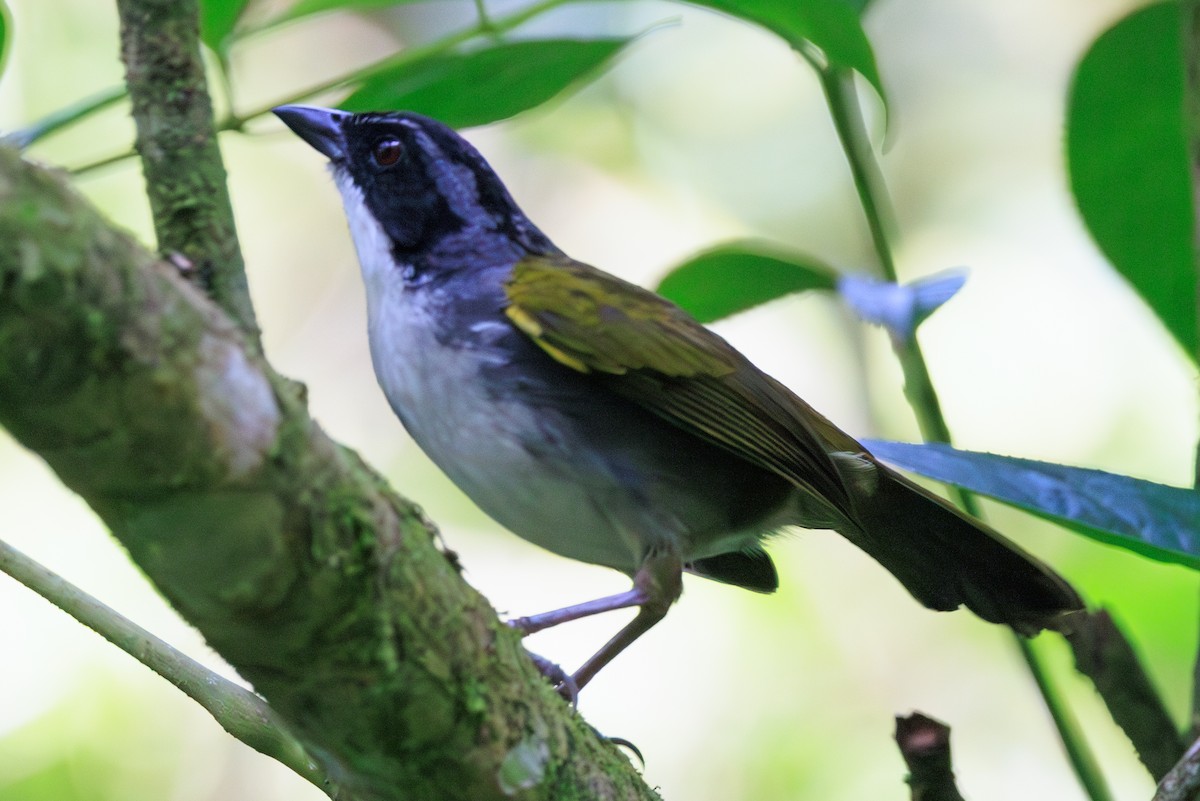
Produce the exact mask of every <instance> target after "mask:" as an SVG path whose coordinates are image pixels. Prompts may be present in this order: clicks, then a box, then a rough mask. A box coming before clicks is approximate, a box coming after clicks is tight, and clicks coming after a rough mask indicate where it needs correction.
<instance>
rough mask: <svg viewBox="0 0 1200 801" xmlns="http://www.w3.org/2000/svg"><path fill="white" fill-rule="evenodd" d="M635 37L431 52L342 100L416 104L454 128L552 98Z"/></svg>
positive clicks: (360, 105) (370, 105)
mask: <svg viewBox="0 0 1200 801" xmlns="http://www.w3.org/2000/svg"><path fill="white" fill-rule="evenodd" d="M630 41H632V40H631V39H627V38H622V39H538V40H534V41H526V42H512V43H509V44H499V45H495V46H493V47H487V48H484V49H482V50H475V51H472V52H470V53H452V54H440V55H435V56H430V57H429V58H424V59H421V60H420V61H417V62H416V63H413V64H406V65H402V66H399V67H396V68H395V69H391V70H388V71H386V72H382V73H379V74H377V75H373V76H372V77H370V78H369V79H367V80H366V81H365V82H364V83H363V84H362V85H361V86H360V87H359V88H358V90H357V91H356V92H354V94H352V95H350V97H348V98H346V100H345V101H344V102H343V103H341V104H340V105H341V107H342V108H344V109H346V110H347V111H378V110H385V109H403V110H405V111H416V112H418V113H420V114H427V115H429V116H430V117H436V118H437V119H439V120H441V121H442V122H444V123H446V124H447V125H450V126H451V127H454V128H470V127H472V126H475V125H485V124H487V123H489V122H496V121H497V120H502V119H505V118H507V117H511V116H513V115H514V114H519V113H520V112H522V111H525V110H527V109H531V108H533V107H534V106H537V105H540V104H542V103H544V102H546V101H547V100H549V99H551V98H552V97H554V96H555V95H557V94H559V93H560V92H562V91H563V90H565V89H567V88H568V87H569V86H571V85H572V84H574V83H576V82H577V81H579V80H581V79H582V78H584V77H585V76H587V75H589V74H591V73H593V72H595V71H597V70H598V69H599V68H600V67H601V66H602V65H603V64H604V63H605V62H606V61H608V60H609V59H611V58H612V57H613V56H615V55H616V54H617V52H618V51H620V50H621V48H623V47H624V46H625V45H627V44H628V43H629V42H630Z"/></svg>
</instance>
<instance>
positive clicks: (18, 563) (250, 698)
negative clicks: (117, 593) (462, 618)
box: [0, 540, 337, 798]
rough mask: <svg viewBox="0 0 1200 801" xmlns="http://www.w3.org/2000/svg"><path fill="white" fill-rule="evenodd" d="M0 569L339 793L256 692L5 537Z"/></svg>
mask: <svg viewBox="0 0 1200 801" xmlns="http://www.w3.org/2000/svg"><path fill="white" fill-rule="evenodd" d="M0 572H2V573H6V574H8V575H9V576H11V577H12V578H14V579H16V581H17V582H18V583H20V584H23V585H24V586H26V587H28V588H29V589H31V590H33V591H34V592H36V593H37V594H38V595H40V596H42V597H43V598H45V599H46V600H47V601H49V602H50V603H52V604H54V605H55V606H57V607H58V608H59V609H61V610H62V611H64V612H66V613H67V614H68V615H70V616H71V617H73V618H75V619H76V620H77V621H79V622H80V623H82V624H83V625H85V626H87V627H88V628H90V629H91V630H92V631H95V632H96V633H97V634H99V635H100V636H101V637H103V638H104V639H106V640H108V641H109V642H110V643H112V644H113V645H115V646H117V647H118V648H120V649H121V650H122V651H124V652H125V653H127V654H129V655H130V656H132V657H133V658H134V659H136V660H137V661H139V662H141V663H142V664H143V665H145V666H146V667H148V668H150V669H151V670H153V671H154V672H155V673H157V674H158V675H160V676H162V677H163V678H164V679H166V680H167V681H169V682H170V683H171V684H173V685H175V687H177V688H178V689H180V690H182V691H183V693H184V694H185V695H187V696H188V697H189V698H191V699H192V700H194V701H195V702H196V703H198V704H200V706H202V707H204V709H206V710H207V711H208V713H209V714H210V715H212V716H213V717H214V718H215V719H216V721H217V723H219V724H220V725H221V728H223V729H224V730H225V731H227V732H229V733H230V734H231V735H233V736H234V737H236V738H237V739H238V740H241V741H242V742H244V743H246V744H247V745H249V746H250V747H251V748H253V749H255V750H256V751H258V752H259V753H262V754H265V755H266V756H269V757H271V758H272V759H275V760H277V761H279V762H282V763H283V764H284V765H287V766H288V767H289V768H291V769H292V770H294V771H295V772H296V773H297V774H298V775H300V776H301V777H302V778H304V779H307V780H308V781H309V782H311V783H312V784H313V785H315V786H317V787H319V788H320V789H321V790H322V791H323V792H325V793H326V794H327V795H329V797H330V798H336V797H337V793H336V789H335V788H334V787H333V785H332V784H331V782H330V781H329V778H328V777H327V776H326V775H325V773H324V772H323V771H322V770H321V768H320V767H319V766H318V765H317V763H316V762H315V761H314V760H312V759H311V758H310V757H309V756H308V754H307V753H305V751H304V747H303V746H302V745H300V743H299V742H298V741H297V740H296V739H295V738H294V737H293V736H292V735H291V734H290V733H289V732H288V730H287V726H286V725H285V724H284V723H283V721H282V720H280V719H279V717H278V716H277V715H276V714H275V712H274V711H273V710H272V709H271V708H270V707H269V706H267V704H266V703H265V702H264V701H263V700H262V699H261V698H259V697H258V696H257V695H255V694H254V693H252V692H250V691H249V690H246V689H244V688H242V687H240V686H238V685H237V684H234V683H233V682H231V681H229V680H228V679H226V678H224V677H222V676H219V675H217V674H216V673H213V672H212V671H211V670H209V669H208V668H206V667H204V666H203V665H201V664H200V663H199V662H197V661H195V660H194V659H192V658H191V657H188V656H187V655H185V654H183V653H180V652H179V651H177V650H175V649H174V648H172V647H171V646H170V645H168V644H167V643H165V642H163V641H162V640H160V639H158V638H157V637H155V636H154V635H153V634H151V633H150V632H148V631H146V630H145V629H143V628H142V627H141V626H139V625H137V624H136V623H134V622H132V621H131V620H129V619H128V618H125V617H123V616H121V615H120V614H118V613H117V612H116V611H115V610H113V609H112V608H111V607H108V606H106V605H105V604H104V603H102V602H101V601H99V600H97V599H96V598H94V597H92V596H91V595H88V594H87V593H86V592H84V591H83V590H81V589H79V588H78V587H76V586H75V585H73V584H71V583H70V582H68V581H66V580H65V579H63V578H62V577H61V576H59V575H57V574H56V573H53V572H51V571H50V570H47V569H46V568H45V567H43V566H41V565H40V564H38V563H37V562H35V561H34V560H33V559H30V558H29V557H28V556H26V555H25V554H23V553H21V552H20V551H18V550H17V549H16V548H13V547H12V546H11V545H9V544H8V543H6V542H4V541H3V540H0Z"/></svg>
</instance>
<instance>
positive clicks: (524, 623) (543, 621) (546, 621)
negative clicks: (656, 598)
mask: <svg viewBox="0 0 1200 801" xmlns="http://www.w3.org/2000/svg"><path fill="white" fill-rule="evenodd" d="M647 600H649V596H647V595H646V594H645V593H644V592H643V591H642V590H641V589H640V588H639V587H638V586H637V585H636V584H635V585H634V587H633V589H631V590H626V591H625V592H619V593H617V594H616V595H606V596H604V597H603V598H597V599H596V600H594V601H584V602H583V603H581V604H575V605H573V606H565V607H563V608H562V609H555V610H554V611H552V612H543V613H542V614H540V615H530V616H529V617H518V618H513V619H512V620H509V621H508V625H510V626H512V627H513V628H514V629H516V630H517V631H519V632H521V634H522V635H525V634H533V633H534V632H535V631H541V630H542V629H548V628H550V627H551V626H557V625H558V624H559V623H567V622H569V621H571V620H579V619H580V618H585V617H591V616H592V615H598V614H600V613H601V612H611V611H612V610H614V609H628V608H629V607H631V606H641V605H642V604H644V603H646V601H647Z"/></svg>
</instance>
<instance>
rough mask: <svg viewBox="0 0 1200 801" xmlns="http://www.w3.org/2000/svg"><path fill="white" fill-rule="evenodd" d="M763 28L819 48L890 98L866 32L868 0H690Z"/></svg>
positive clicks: (802, 48) (804, 48)
mask: <svg viewBox="0 0 1200 801" xmlns="http://www.w3.org/2000/svg"><path fill="white" fill-rule="evenodd" d="M687 2H689V3H693V4H695V5H698V6H704V7H706V8H711V9H715V10H717V11H721V12H724V13H726V14H729V15H731V16H734V17H739V18H741V19H744V20H746V21H748V22H752V23H754V24H755V25H760V26H762V27H764V28H766V29H767V30H769V31H772V32H773V33H776V34H778V35H779V36H781V37H783V39H784V41H786V42H787V43H788V44H789V45H791V46H792V47H793V48H794V49H796V50H799V51H801V52H806V51H807V50H808V49H810V48H811V46H812V45H816V46H817V47H818V48H820V49H821V51H822V52H823V53H824V54H825V57H826V58H827V59H828V60H829V63H830V64H832V65H833V66H837V67H845V68H847V69H851V70H854V71H855V72H857V73H859V74H861V75H862V76H863V77H864V78H866V79H867V80H868V81H870V82H871V85H872V86H874V87H875V91H876V92H878V93H879V96H880V97H881V98H886V95H885V93H884V91H883V81H882V80H880V78H879V69H878V67H876V65H875V53H874V51H873V50H871V43H870V41H869V40H868V39H867V34H866V32H864V31H863V27H862V20H861V18H860V16H859V14H860V12H861V11H862V10H863V9H864V8H865V7H866V2H865V0H687Z"/></svg>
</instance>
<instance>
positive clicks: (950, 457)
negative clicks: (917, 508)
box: [863, 440, 1200, 568]
mask: <svg viewBox="0 0 1200 801" xmlns="http://www.w3.org/2000/svg"><path fill="white" fill-rule="evenodd" d="M863 444H865V445H866V446H867V447H868V448H870V450H871V451H872V452H873V453H874V454H875V455H876V456H878V457H879V458H880V459H883V460H885V461H887V462H891V463H892V464H895V465H897V466H899V467H903V468H904V469H905V470H911V471H912V472H914V473H920V474H921V475H923V476H928V477H929V478H933V479H937V480H938V481H943V482H945V483H947V484H954V485H955V486H958V487H962V488H963V489H966V490H970V491H971V492H976V493H979V494H980V495H987V496H988V497H989V498H995V499H996V500H998V501H1003V502H1005V503H1008V504H1011V505H1013V506H1016V507H1019V508H1021V509H1024V510H1026V511H1028V512H1032V513H1033V514H1036V515H1038V516H1040V517H1044V518H1046V519H1048V520H1053V521H1054V522H1056V523H1060V524H1062V525H1063V526H1066V527H1067V528H1069V529H1071V530H1073V531H1077V532H1079V533H1081V534H1084V535H1086V536H1088V537H1091V538H1093V539H1096V540H1099V541H1100V542H1105V543H1108V544H1110V545H1116V546H1119V547H1121V548H1127V549H1128V550H1131V551H1136V552H1137V553H1140V554H1142V555H1144V556H1148V557H1150V558H1151V559H1157V560H1159V561H1162V562H1177V563H1180V564H1185V565H1188V566H1189V567H1193V568H1200V492H1196V491H1193V490H1189V489H1181V488H1179V487H1168V486H1166V485H1165V484H1155V483H1153V482H1150V481H1142V480H1141V479H1136V478H1130V477H1128V476H1119V475H1114V474H1113V473H1105V472H1102V471H1100V470H1087V469H1084V468H1081V467H1065V466H1063V465H1059V464H1051V463H1049V462H1035V461H1033V460H1031V459H1017V458H1014V457H1010V456H996V455H994V454H990V453H974V452H971V451H960V450H956V449H954V448H952V447H950V446H949V445H942V444H937V443H926V444H924V445H910V444H905V443H901V442H881V441H877V440H864V442H863Z"/></svg>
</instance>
